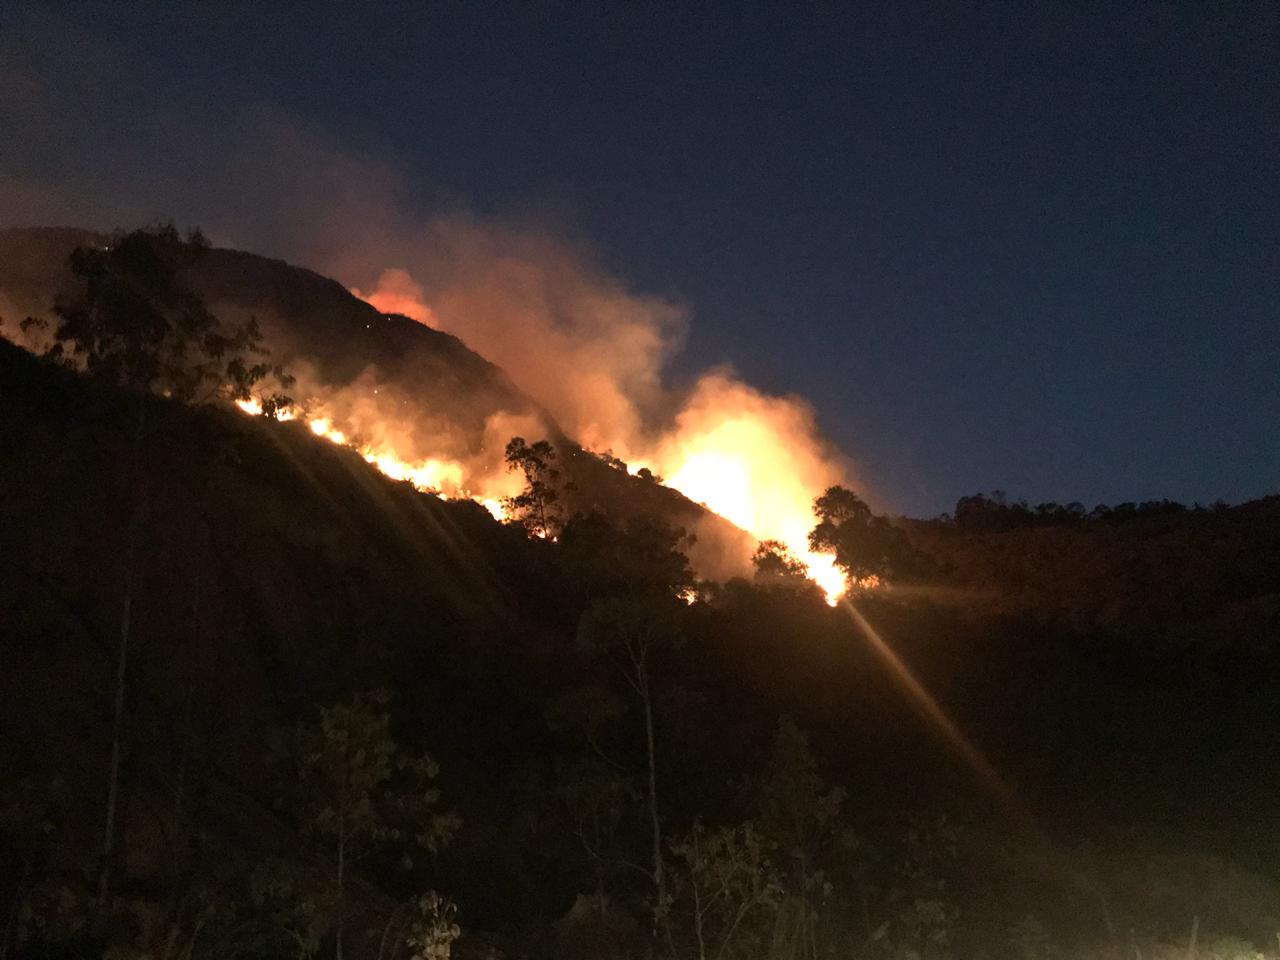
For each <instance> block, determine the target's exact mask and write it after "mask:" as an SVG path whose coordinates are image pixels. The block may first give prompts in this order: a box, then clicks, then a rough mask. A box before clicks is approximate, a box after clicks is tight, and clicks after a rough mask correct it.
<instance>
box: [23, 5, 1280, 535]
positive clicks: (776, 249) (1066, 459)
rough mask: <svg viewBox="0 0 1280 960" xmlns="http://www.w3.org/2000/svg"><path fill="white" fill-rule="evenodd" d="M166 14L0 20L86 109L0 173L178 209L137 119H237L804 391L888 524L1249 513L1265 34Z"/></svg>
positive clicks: (1224, 13) (1271, 156)
mask: <svg viewBox="0 0 1280 960" xmlns="http://www.w3.org/2000/svg"><path fill="white" fill-rule="evenodd" d="M257 6H260V7H262V8H264V9H261V10H259V9H256V7H257ZM193 8H194V9H197V10H200V11H202V12H201V13H199V14H198V15H197V14H188V13H185V12H183V11H182V10H179V9H175V8H174V7H173V6H169V5H162V4H154V5H151V4H147V5H140V4H133V5H130V4H123V3H121V4H111V5H108V6H101V7H88V6H78V7H62V8H58V9H57V10H56V13H55V14H51V15H50V14H46V13H42V12H39V11H37V10H36V9H34V8H32V9H26V10H23V9H20V8H11V11H10V13H9V14H0V29H3V30H4V31H5V35H6V37H5V38H6V40H7V41H8V43H7V44H6V45H3V46H0V55H7V56H8V57H9V59H10V64H9V67H8V74H7V75H8V76H9V77H10V78H12V76H13V75H14V72H15V71H17V72H19V73H20V72H21V71H22V70H24V69H28V68H27V67H26V66H24V64H27V63H29V62H31V58H32V57H33V56H35V57H36V59H37V60H40V62H42V63H43V67H42V68H41V69H43V70H46V71H47V70H49V69H50V67H52V68H53V69H55V70H56V71H57V72H60V73H66V74H70V75H76V74H81V75H82V76H83V79H84V85H83V87H76V86H75V85H74V84H72V86H71V89H72V92H71V93H68V92H67V89H66V84H67V81H66V78H65V77H63V78H62V79H61V80H59V81H56V82H55V81H51V80H49V79H48V78H47V77H46V78H45V80H44V81H43V83H42V88H43V91H44V92H43V93H41V94H40V96H41V97H44V98H45V99H43V100H33V101H32V102H39V103H40V104H41V105H40V107H39V108H38V109H37V108H31V109H28V110H27V111H26V113H25V115H24V116H23V117H22V119H23V123H24V124H25V126H20V127H19V129H20V130H22V133H20V134H19V138H18V142H16V143H15V142H13V140H10V141H9V142H7V143H0V176H3V175H5V174H7V175H8V176H9V178H10V180H9V181H8V182H9V183H10V185H12V184H13V183H18V184H22V183H23V181H24V179H25V180H30V179H31V177H32V175H33V171H39V170H41V169H43V168H46V167H49V166H53V167H58V168H60V169H62V170H63V171H64V179H78V180H79V181H80V182H81V183H83V182H86V181H87V180H91V179H92V178H93V176H94V174H93V170H94V169H95V165H96V164H97V163H99V156H100V155H101V156H105V157H106V159H103V160H101V163H102V164H103V165H104V168H110V167H111V165H112V164H115V165H116V166H117V167H119V166H120V165H122V164H124V163H128V164H129V165H130V166H133V167H135V168H137V169H140V170H145V171H147V172H148V175H149V176H152V177H154V179H155V180H157V181H160V182H162V183H163V182H172V183H183V184H185V183H187V182H188V180H186V179H184V173H183V171H182V170H181V169H178V161H177V160H176V159H175V158H176V157H179V156H181V154H180V152H179V151H177V150H176V148H174V147H173V145H172V144H169V143H167V136H168V131H167V130H166V129H165V128H164V124H163V123H162V122H161V121H159V120H157V119H156V118H157V117H160V116H166V115H167V116H171V115H173V113H174V112H175V111H176V112H178V113H180V114H181V115H182V116H183V117H185V118H187V119H188V120H190V119H193V118H194V119H195V120H203V119H204V118H207V122H208V124H209V125H213V126H216V125H217V124H220V123H225V122H227V121H228V118H229V117H230V116H231V115H233V114H234V113H235V112H236V111H237V109H238V108H239V106H240V105H242V104H249V103H258V104H261V103H269V104H271V105H273V107H275V108H278V109H279V110H281V111H282V112H284V113H286V114H287V115H289V116H291V117H296V118H300V119H301V120H302V121H304V122H305V123H306V124H308V125H312V126H314V128H316V129H319V130H322V131H326V132H327V134H328V135H329V136H331V137H333V138H335V139H336V140H338V141H339V142H342V143H351V144H358V145H359V151H360V152H361V154H363V155H366V156H371V157H383V156H385V157H389V158H393V160H394V163H395V164H396V165H397V167H398V168H399V169H403V170H407V171H409V173H410V177H409V182H410V185H409V188H408V189H409V192H410V194H411V196H412V202H413V203H415V204H418V205H420V206H421V207H422V208H423V209H429V208H431V207H433V206H438V205H441V204H446V205H447V204H458V203H462V204H465V205H467V206H468V207H469V208H471V209H473V210H477V211H480V212H481V213H489V214H494V215H498V216H503V217H522V216H528V217H536V218H539V219H540V220H542V221H543V222H546V221H548V220H550V221H553V222H555V223H557V224H558V225H559V227H560V228H561V229H563V230H565V231H567V232H570V233H573V234H575V235H578V236H582V237H585V238H587V239H589V241H590V243H591V244H592V245H593V246H594V247H595V248H596V249H597V250H598V252H599V257H600V259H601V260H602V261H603V263H604V264H606V265H607V267H608V268H609V269H610V270H611V271H613V272H614V273H616V274H618V275H620V276H622V277H624V278H626V279H627V280H628V281H629V282H630V283H631V284H633V285H634V286H635V287H636V288H638V289H640V290H645V291H652V292H656V293H660V294H667V295H671V296H674V297H676V298H679V299H680V300H682V301H683V302H685V303H686V304H688V306H689V307H690V309H691V312H692V323H691V327H690V332H689V337H688V346H687V348H686V350H685V352H684V353H683V354H682V355H681V357H680V358H679V360H678V361H677V366H678V370H677V371H676V373H677V375H678V374H680V373H684V374H689V373H691V372H692V371H695V370H698V369H701V368H703V367H705V366H707V365H708V364H710V363H715V362H719V361H724V360H728V361H731V362H732V363H733V364H734V365H735V366H736V367H737V368H738V369H739V370H740V371H742V373H743V374H744V376H745V377H746V378H747V379H748V380H750V381H752V382H754V383H756V384H757V385H759V386H762V387H764V388H766V389H770V390H774V391H779V392H788V391H794V392H799V393H802V394H804V395H806V396H808V397H809V398H810V400H811V401H812V402H813V403H814V405H815V406H816V408H817V409H818V411H819V416H820V420H821V423H822V426H823V428H824V429H825V430H826V432H827V433H828V434H829V435H830V436H831V437H832V438H833V439H834V440H835V442H836V443H837V444H838V445H840V446H841V447H842V448H843V449H845V450H846V451H847V452H848V453H849V454H850V455H852V456H853V457H854V458H855V459H856V460H858V461H860V462H861V463H862V464H863V465H864V468H865V471H866V473H867V475H868V477H869V479H870V481H871V483H872V484H873V486H875V487H877V488H878V489H879V490H880V491H881V493H882V495H883V497H884V499H885V500H886V501H887V502H889V503H890V504H891V505H892V506H894V507H896V508H898V509H901V510H905V511H907V512H911V513H918V514H931V513H937V512H940V511H942V510H945V509H949V508H950V506H951V505H952V504H953V503H954V501H955V499H956V498H957V497H958V496H960V495H963V494H966V493H971V492H975V491H978V490H990V489H993V488H1003V489H1005V490H1007V491H1009V492H1010V494H1012V495H1015V496H1025V497H1027V498H1028V499H1030V500H1032V501H1033V502H1035V501H1038V500H1044V499H1056V500H1062V501H1066V500H1077V499H1078V500H1081V501H1084V502H1086V503H1087V504H1089V505H1092V504H1093V503H1095V502H1097V501H1100V500H1102V501H1120V500H1128V499H1147V498H1159V497H1172V498H1176V499H1183V500H1201V501H1211V500H1213V499H1216V498H1219V497H1221V498H1225V499H1228V500H1232V501H1235V500H1240V499H1245V498H1249V497H1253V496H1258V495H1261V494H1263V493H1267V492H1274V491H1277V490H1280V7H1277V5H1275V4H1273V3H1258V4H1243V3H1242V4H1230V3H1227V4H1215V3H1204V2H1188V3H1184V4H1171V3H1163V4H1144V3H1134V4H1114V3H1098V4H1092V3H1055V4H1047V3H1046V4H1034V3H1011V4H923V5H910V4H891V5H887V6H885V7H880V8H877V7H872V6H870V5H867V6H861V5H857V4H841V5H831V6H813V5H803V4H785V5H776V6H762V5H754V4H725V5H720V6H716V5H698V4H680V5H659V4H641V3H628V4H623V5H617V6H615V7H614V8H613V9H612V10H602V11H597V10H595V9H594V8H589V7H588V6H587V5H585V4H563V5H561V4H544V3H527V4H519V5H515V4H512V5H508V4H483V3H467V4H462V3H457V4H455V3H441V4H419V3H404V4H395V5H387V6H383V7H375V6H373V5H355V4H348V5H344V6H342V7H339V6H336V5H335V6H325V5H317V4H309V5H305V6H298V7H292V8H291V7H289V6H288V5H284V4H261V5H244V6H238V7H237V6H231V7H217V8H216V9H215V7H214V5H206V4H199V5H193ZM227 11H230V12H227ZM68 36H69V37H70V38H69V39H68ZM33 50H34V51H35V53H34V54H33ZM15 51H17V52H16V53H15ZM121 61H124V62H126V63H127V64H128V69H127V70H125V71H123V74H122V71H121V70H120V67H119V64H120V63H121ZM104 62H111V63H114V64H115V66H114V67H113V68H111V69H107V68H104V67H101V64H102V63H104ZM15 64H16V66H15ZM2 68H3V65H2V64H0V69H2ZM99 69H101V70H102V71H103V73H102V76H103V78H104V81H103V83H102V84H98V83H96V82H95V81H94V80H93V77H94V76H95V75H96V74H95V71H96V70H99ZM4 77H5V74H4V73H0V79H3V78H4ZM59 84H62V87H61V88H59V89H61V93H60V94H58V95H57V96H54V95H53V94H50V93H49V92H48V90H49V88H51V87H58V85H59ZM89 88H92V90H93V92H92V94H89V93H85V92H84V91H86V90H88V89H89ZM12 89H15V88H13V87H12V86H11V90H12ZM77 90H79V91H80V92H78V93H77V92H75V91H77ZM33 96H34V94H33ZM58 96H60V97H61V98H62V99H60V100H59V99H58ZM82 96H83V97H88V98H89V99H91V100H92V101H93V102H94V103H95V104H96V106H95V108H94V109H93V116H92V117H85V118H84V119H83V122H82V123H81V122H80V121H76V122H77V123H79V124H80V126H83V127H92V128H93V129H94V130H95V132H94V133H93V134H92V135H91V136H89V135H84V136H80V135H77V134H68V133H65V132H63V133H59V135H57V136H54V135H52V134H50V132H49V131H50V130H52V129H58V130H62V129H63V128H61V127H59V126H58V122H57V121H55V120H54V119H52V118H51V117H50V116H46V115H45V114H48V113H53V112H60V114H61V115H63V116H64V118H65V115H66V114H67V113H68V111H69V112H71V113H72V114H74V113H75V104H76V103H77V102H80V101H78V100H77V98H80V97H82ZM19 99H20V97H19V95H15V94H12V93H11V94H10V97H9V101H8V103H7V107H6V105H5V104H4V102H3V97H2V96H0V110H4V109H7V110H8V111H9V113H8V116H9V117H10V120H11V121H12V120H13V117H14V116H15V111H17V113H18V114H22V112H23V111H22V108H21V104H20V103H19V102H18V101H19ZM37 114H39V115H37ZM5 115H6V114H4V113H0V117H2V116H5ZM73 120H74V117H73ZM64 152H66V153H69V154H71V155H72V156H71V157H67V156H62V155H61V154H62V153H64ZM112 157H114V158H115V159H114V160H113V159H111V158H112ZM104 182H107V183H109V182H110V178H109V177H107V176H105V175H104ZM4 184H5V181H4V180H0V188H3V186H4ZM32 192H33V191H32V190H28V191H27V200H26V203H27V208H28V209H34V208H33V207H32V206H31V200H30V195H31V193H32ZM2 198H3V193H2V192H0V199H2ZM37 207H38V205H37ZM71 211H72V212H74V207H73V208H71ZM157 212H158V213H160V212H164V211H157ZM167 212H168V213H169V215H175V216H178V217H179V218H180V219H182V217H183V214H184V213H185V211H167ZM69 215H70V214H69ZM9 219H10V217H9V216H6V214H5V211H4V210H3V209H0V222H5V221H8V220H9ZM264 242H266V241H264ZM266 252H275V253H278V254H281V255H286V256H287V255H290V252H289V251H281V250H277V251H270V250H268V251H266Z"/></svg>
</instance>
